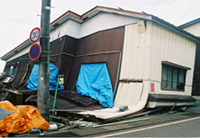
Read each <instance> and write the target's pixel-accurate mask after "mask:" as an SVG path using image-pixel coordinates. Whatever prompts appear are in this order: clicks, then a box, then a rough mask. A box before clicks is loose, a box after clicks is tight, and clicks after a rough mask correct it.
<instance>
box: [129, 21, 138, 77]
mask: <svg viewBox="0 0 200 138" xmlns="http://www.w3.org/2000/svg"><path fill="white" fill-rule="evenodd" d="M138 44H139V37H138V24H134V25H133V36H132V51H130V52H132V54H131V61H130V62H131V63H129V64H130V65H131V68H130V73H129V79H136V72H137V60H138V56H139V51H138V50H139V45H138Z"/></svg>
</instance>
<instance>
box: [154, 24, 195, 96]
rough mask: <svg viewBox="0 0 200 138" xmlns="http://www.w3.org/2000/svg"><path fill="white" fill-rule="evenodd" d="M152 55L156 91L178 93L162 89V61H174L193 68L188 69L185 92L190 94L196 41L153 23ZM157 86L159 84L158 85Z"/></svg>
mask: <svg viewBox="0 0 200 138" xmlns="http://www.w3.org/2000/svg"><path fill="white" fill-rule="evenodd" d="M152 37H153V38H152V49H151V52H152V55H151V65H152V66H151V80H152V81H153V82H158V83H159V84H158V87H156V88H157V89H156V92H165V93H176V92H172V91H162V90H161V89H160V83H161V73H162V66H161V62H162V61H170V62H172V63H175V64H178V65H182V66H186V67H189V68H191V70H188V71H187V76H186V85H188V86H186V87H188V88H186V89H185V93H179V94H183V95H184V94H190V93H191V92H189V91H191V90H190V89H191V84H192V77H193V73H192V71H193V67H194V57H195V43H194V42H192V41H190V40H189V39H187V38H185V37H182V36H181V35H179V34H177V33H175V32H172V31H170V30H168V29H166V28H163V27H161V26H158V25H155V24H153V34H152ZM156 86H157V85H156Z"/></svg>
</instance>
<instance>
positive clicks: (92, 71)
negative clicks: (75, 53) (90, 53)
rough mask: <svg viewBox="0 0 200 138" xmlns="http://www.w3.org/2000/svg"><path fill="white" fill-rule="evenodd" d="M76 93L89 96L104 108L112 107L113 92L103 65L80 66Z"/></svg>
mask: <svg viewBox="0 0 200 138" xmlns="http://www.w3.org/2000/svg"><path fill="white" fill-rule="evenodd" d="M76 87H77V91H78V93H80V94H82V95H85V96H89V97H91V98H93V99H95V100H98V101H99V103H100V104H101V105H102V106H104V107H113V90H112V84H111V81H110V76H109V73H108V70H107V67H106V64H105V63H99V64H82V65H81V69H80V73H79V76H78V81H77V83H76Z"/></svg>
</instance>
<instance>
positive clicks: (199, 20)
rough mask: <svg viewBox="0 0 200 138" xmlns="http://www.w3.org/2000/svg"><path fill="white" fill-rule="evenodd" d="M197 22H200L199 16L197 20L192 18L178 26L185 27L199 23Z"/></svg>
mask: <svg viewBox="0 0 200 138" xmlns="http://www.w3.org/2000/svg"><path fill="white" fill-rule="evenodd" d="M197 23H200V18H197V19H195V20H192V21H190V22H187V23H185V24H182V25H180V26H178V28H180V29H184V28H187V27H189V26H192V25H194V24H197Z"/></svg>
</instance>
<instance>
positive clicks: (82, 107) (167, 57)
mask: <svg viewBox="0 0 200 138" xmlns="http://www.w3.org/2000/svg"><path fill="white" fill-rule="evenodd" d="M50 30H51V33H50V41H51V46H50V51H51V52H50V59H51V61H50V62H51V63H52V64H54V65H55V66H56V67H57V68H58V70H59V72H58V75H59V74H62V75H64V78H63V80H64V84H63V86H64V90H60V91H58V97H57V98H58V99H57V103H56V110H57V111H58V112H65V113H73V114H77V115H82V116H86V117H90V116H93V117H96V118H99V119H103V120H113V119H116V118H121V117H124V116H128V115H132V114H134V113H137V112H139V111H141V110H143V109H144V108H157V107H165V106H190V105H193V104H194V102H195V99H194V98H193V97H192V96H191V91H192V79H193V72H194V62H195V51H196V44H197V43H199V39H198V38H197V37H195V36H193V35H191V34H189V33H187V32H185V31H183V30H181V29H179V28H177V27H175V26H174V25H172V24H170V23H168V22H166V21H164V20H162V19H160V18H158V17H155V16H153V15H150V14H146V13H137V12H132V11H125V10H120V9H112V8H106V7H99V6H97V7H95V8H93V9H91V10H90V11H88V12H86V13H85V14H83V15H81V16H80V15H77V14H75V13H73V12H71V11H68V12H66V13H65V14H63V15H62V16H61V17H59V18H58V19H56V20H55V21H53V22H52V23H51V27H50ZM30 46H31V43H30V41H29V40H26V41H25V42H24V43H22V44H21V45H19V46H18V47H16V48H15V49H13V50H12V51H10V52H9V53H7V54H6V55H4V56H3V57H1V59H2V60H5V61H6V62H7V63H6V66H5V69H4V74H5V77H2V79H1V82H0V83H1V86H2V87H3V89H2V92H3V93H4V94H6V92H10V93H11V92H12V93H14V95H15V96H16V95H19V96H18V97H19V98H21V100H20V102H23V103H22V104H34V103H35V102H36V101H37V100H36V96H35V94H36V93H37V90H27V87H26V86H27V82H28V79H29V76H30V74H31V71H32V69H33V65H34V64H37V61H31V60H30V59H29V57H28V49H29V48H30ZM82 68H84V70H82ZM102 70H103V73H102ZM91 72H92V73H91ZM81 76H83V77H81ZM11 89H12V90H11ZM50 93H51V96H50V97H51V100H53V96H54V91H51V92H50ZM30 95H31V96H30ZM89 96H90V97H89ZM91 97H92V98H91ZM11 98H12V97H11ZM14 100H16V97H15V98H14ZM108 101H109V102H108ZM17 102H19V100H16V104H18V103H17ZM50 103H52V102H50ZM51 106H52V105H51Z"/></svg>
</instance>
